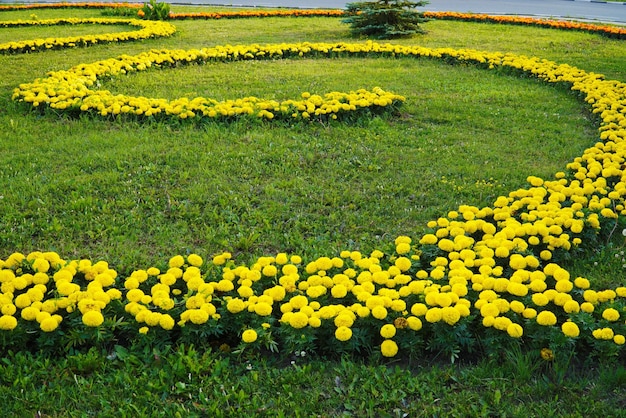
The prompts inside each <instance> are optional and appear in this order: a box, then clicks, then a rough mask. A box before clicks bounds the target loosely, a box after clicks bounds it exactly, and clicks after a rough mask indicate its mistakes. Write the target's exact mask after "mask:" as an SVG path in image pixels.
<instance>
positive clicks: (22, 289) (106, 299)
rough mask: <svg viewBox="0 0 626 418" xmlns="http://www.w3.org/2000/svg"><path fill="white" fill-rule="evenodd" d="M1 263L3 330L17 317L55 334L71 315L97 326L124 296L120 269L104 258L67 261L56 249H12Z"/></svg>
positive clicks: (88, 325)
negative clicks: (25, 251) (117, 285)
mask: <svg viewBox="0 0 626 418" xmlns="http://www.w3.org/2000/svg"><path fill="white" fill-rule="evenodd" d="M0 266H1V267H2V269H1V270H0V310H1V312H2V317H0V329H4V330H11V329H14V328H15V327H17V325H18V321H17V320H18V318H19V319H22V320H24V321H27V322H32V323H37V324H39V328H40V329H41V330H42V331H44V332H52V331H54V330H56V329H57V327H58V326H59V325H60V324H61V322H62V321H63V319H64V318H65V317H66V316H67V315H69V314H72V313H75V315H79V316H80V318H81V320H82V323H83V324H84V325H85V326H87V327H98V326H100V325H102V324H103V322H104V319H105V318H104V315H103V313H102V312H103V311H104V310H105V309H106V308H107V305H109V303H111V301H113V300H120V299H121V298H122V292H121V291H120V290H118V289H117V288H115V286H114V285H115V281H116V277H117V272H116V271H115V270H113V269H111V268H109V266H108V264H107V263H106V262H104V261H99V262H97V263H92V262H91V261H89V260H80V261H71V262H66V261H65V260H62V259H61V258H60V257H59V255H58V254H56V253H53V252H45V253H42V252H33V253H30V254H28V255H27V256H24V255H23V254H20V253H14V254H12V255H11V256H9V257H8V258H7V259H6V260H4V261H2V262H0ZM23 267H27V268H28V270H29V271H30V272H29V273H25V272H24V271H23ZM79 277H80V279H79ZM80 281H82V283H78V282H80Z"/></svg>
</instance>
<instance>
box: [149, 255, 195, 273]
mask: <svg viewBox="0 0 626 418" xmlns="http://www.w3.org/2000/svg"><path fill="white" fill-rule="evenodd" d="M187 262H188V263H189V264H190V265H191V266H194V267H200V266H201V265H202V263H203V262H204V260H202V257H200V256H199V255H198V254H189V255H188V256H187ZM170 267H180V266H171V265H170ZM148 274H150V273H148ZM157 274H158V273H157Z"/></svg>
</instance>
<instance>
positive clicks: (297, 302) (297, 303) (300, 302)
mask: <svg viewBox="0 0 626 418" xmlns="http://www.w3.org/2000/svg"><path fill="white" fill-rule="evenodd" d="M289 303H290V304H291V306H292V307H293V309H300V308H302V307H303V306H306V305H307V304H308V303H309V300H308V299H307V297H306V296H304V295H297V296H294V297H292V298H291V299H290V300H289Z"/></svg>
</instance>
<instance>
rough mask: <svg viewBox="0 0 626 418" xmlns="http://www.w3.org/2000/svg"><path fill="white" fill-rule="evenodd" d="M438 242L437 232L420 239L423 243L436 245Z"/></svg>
mask: <svg viewBox="0 0 626 418" xmlns="http://www.w3.org/2000/svg"><path fill="white" fill-rule="evenodd" d="M436 243H437V236H436V235H435V234H426V235H424V236H423V237H422V238H421V239H420V244H422V245H434V244H436Z"/></svg>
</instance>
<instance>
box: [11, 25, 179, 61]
mask: <svg viewBox="0 0 626 418" xmlns="http://www.w3.org/2000/svg"><path fill="white" fill-rule="evenodd" d="M82 24H98V25H130V26H135V27H139V28H141V29H139V30H136V31H132V32H117V33H104V34H98V35H82V36H68V37H63V38H41V39H30V40H23V41H17V42H7V43H3V44H0V53H8V54H11V53H28V52H36V51H46V50H49V49H59V48H68V47H70V48H71V47H79V46H90V45H95V44H98V43H103V42H128V41H136V40H140V39H148V38H156V37H162V36H163V37H166V36H171V35H173V34H174V33H175V32H176V27H175V26H174V25H172V24H171V23H167V22H161V21H153V20H142V19H109V18H90V19H80V18H66V19H42V20H32V21H31V20H13V21H0V28H8V27H20V26H56V25H82Z"/></svg>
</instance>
